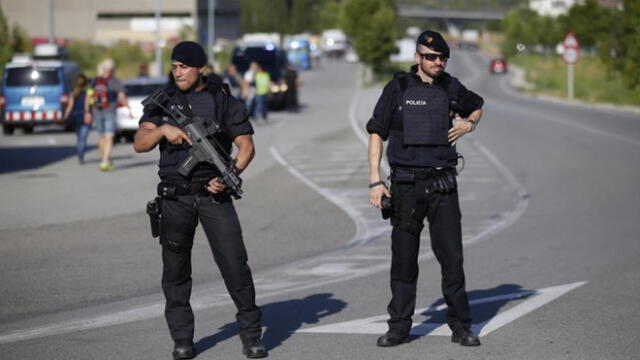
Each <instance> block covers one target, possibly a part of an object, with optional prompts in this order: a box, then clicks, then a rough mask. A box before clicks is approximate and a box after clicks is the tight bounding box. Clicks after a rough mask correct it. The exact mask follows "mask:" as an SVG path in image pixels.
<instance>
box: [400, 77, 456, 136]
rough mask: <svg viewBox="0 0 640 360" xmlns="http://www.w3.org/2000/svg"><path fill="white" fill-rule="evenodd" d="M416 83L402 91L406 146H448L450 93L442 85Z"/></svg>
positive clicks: (401, 104) (412, 80)
mask: <svg viewBox="0 0 640 360" xmlns="http://www.w3.org/2000/svg"><path fill="white" fill-rule="evenodd" d="M408 80H409V81H410V82H414V83H415V84H412V86H409V87H408V88H407V90H406V91H404V94H402V95H401V96H402V100H401V101H402V102H401V103H400V106H401V107H402V123H403V131H402V132H403V138H404V144H405V145H447V144H448V143H449V140H448V135H447V132H448V130H449V96H448V95H447V93H446V92H445V91H444V90H443V89H442V88H440V87H438V86H432V85H425V84H417V83H416V80H415V79H413V77H410V78H409V79H408Z"/></svg>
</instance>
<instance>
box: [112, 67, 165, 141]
mask: <svg viewBox="0 0 640 360" xmlns="http://www.w3.org/2000/svg"><path fill="white" fill-rule="evenodd" d="M167 81H168V79H167V78H166V77H137V78H132V79H127V80H123V81H122V85H123V86H124V93H125V94H126V95H127V98H128V100H129V107H130V108H131V113H130V112H129V109H127V108H126V107H124V106H123V104H118V109H117V117H116V125H117V126H116V135H115V141H116V142H118V141H121V140H126V141H129V142H133V136H134V135H135V133H136V130H138V121H139V120H140V118H141V117H142V108H143V106H142V100H144V99H145V98H146V97H147V96H149V95H151V93H152V92H153V91H154V90H155V89H157V88H158V87H161V86H164V85H166V84H167ZM131 115H133V116H131Z"/></svg>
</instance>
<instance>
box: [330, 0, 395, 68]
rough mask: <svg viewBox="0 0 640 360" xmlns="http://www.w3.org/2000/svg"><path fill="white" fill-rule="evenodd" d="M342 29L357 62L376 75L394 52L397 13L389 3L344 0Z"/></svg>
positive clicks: (384, 0)
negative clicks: (369, 68)
mask: <svg viewBox="0 0 640 360" xmlns="http://www.w3.org/2000/svg"><path fill="white" fill-rule="evenodd" d="M340 23H341V25H342V29H343V30H344V31H345V33H346V34H347V35H349V36H350V37H351V41H352V43H353V47H354V50H355V51H356V53H357V54H358V57H359V58H360V60H361V61H362V62H363V63H365V64H367V65H368V66H370V67H371V68H372V69H373V70H374V71H375V72H378V71H380V70H381V68H382V66H383V65H384V64H385V63H387V62H388V61H389V55H391V54H392V53H393V52H394V51H395V50H396V45H395V40H396V38H397V30H396V10H395V7H394V6H393V3H392V1H389V0H345V1H344V2H343V7H342V14H341V21H340Z"/></svg>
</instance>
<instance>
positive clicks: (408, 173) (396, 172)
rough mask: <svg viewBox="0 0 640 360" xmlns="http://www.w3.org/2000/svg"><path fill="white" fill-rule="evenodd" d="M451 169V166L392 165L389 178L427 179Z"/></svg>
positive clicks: (397, 179)
mask: <svg viewBox="0 0 640 360" xmlns="http://www.w3.org/2000/svg"><path fill="white" fill-rule="evenodd" d="M448 171H453V168H452V167H419V168H416V167H404V166H394V167H393V168H392V169H391V180H395V181H413V180H428V179H431V178H433V177H435V176H437V175H441V174H443V173H445V172H448Z"/></svg>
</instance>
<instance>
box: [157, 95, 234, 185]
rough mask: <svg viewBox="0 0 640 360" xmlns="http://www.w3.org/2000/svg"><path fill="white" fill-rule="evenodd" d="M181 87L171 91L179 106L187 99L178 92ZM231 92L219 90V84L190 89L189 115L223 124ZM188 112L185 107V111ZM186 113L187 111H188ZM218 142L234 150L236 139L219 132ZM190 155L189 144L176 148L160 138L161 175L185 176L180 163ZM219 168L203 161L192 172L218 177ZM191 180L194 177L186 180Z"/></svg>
mask: <svg viewBox="0 0 640 360" xmlns="http://www.w3.org/2000/svg"><path fill="white" fill-rule="evenodd" d="M177 91H178V90H177V89H169V90H168V91H167V93H168V94H169V96H171V98H172V99H173V102H174V103H176V104H178V105H179V106H180V105H182V104H183V99H181V98H180V96H179V95H178V93H177ZM227 94H228V93H226V92H225V89H222V90H220V89H218V88H215V87H211V86H210V87H208V89H207V90H205V91H198V92H190V93H187V94H186V96H184V98H186V101H187V102H188V105H190V111H189V113H191V114H187V115H188V116H189V115H193V116H197V117H201V118H204V119H206V120H207V121H216V122H218V123H219V124H220V125H221V126H222V116H223V112H224V111H225V110H226V109H224V108H225V107H226V103H225V101H226V96H227ZM183 111H184V110H183ZM185 113H186V112H185ZM163 117H164V118H166V121H167V122H168V123H169V124H171V125H173V126H176V127H179V126H178V124H177V123H175V121H174V120H173V119H171V118H168V117H166V116H163ZM215 136H216V139H217V140H218V142H219V143H220V144H221V145H222V147H223V148H224V149H225V150H226V151H227V152H230V151H231V146H232V142H231V140H230V139H228V137H227V136H226V135H225V134H224V133H220V134H217V135H215ZM188 156H189V152H188V150H187V147H186V146H180V147H176V146H173V145H171V144H169V142H168V141H167V140H166V139H162V140H161V141H160V162H159V167H160V170H159V172H158V174H159V175H160V177H161V178H167V177H170V178H176V177H181V175H179V174H178V166H179V165H180V164H181V163H182V162H183V161H184V160H185V159H186V158H187V157H188ZM218 175H219V172H218V170H217V169H216V168H215V167H214V166H213V165H211V164H208V163H202V164H200V165H198V166H196V168H195V169H194V171H193V172H192V173H191V175H190V178H192V179H198V178H205V179H206V178H211V177H213V176H218ZM186 180H191V179H186Z"/></svg>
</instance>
